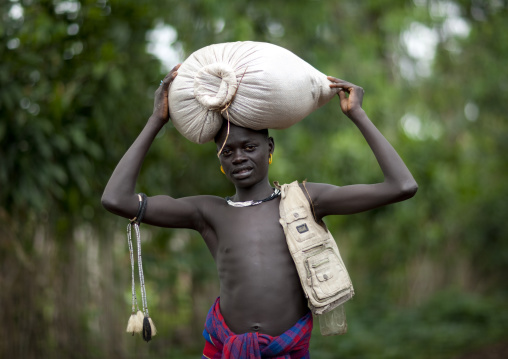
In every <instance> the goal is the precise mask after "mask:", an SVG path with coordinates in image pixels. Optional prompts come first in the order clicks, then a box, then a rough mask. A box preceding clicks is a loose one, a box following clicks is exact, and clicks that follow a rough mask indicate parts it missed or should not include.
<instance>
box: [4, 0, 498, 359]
mask: <svg viewBox="0 0 508 359" xmlns="http://www.w3.org/2000/svg"><path fill="white" fill-rule="evenodd" d="M507 15H508V5H507V3H506V1H505V0H498V1H468V0H457V1H426V0H414V1H395V0H384V1H376V0H368V1H363V2H353V1H351V2H334V1H292V2H287V3H285V4H284V6H282V5H281V4H280V3H278V2H274V1H265V0H262V1H256V2H254V1H247V0H239V1H235V2H224V1H218V0H189V1H184V2H181V1H180V2H176V1H162V0H159V1H151V2H145V1H134V0H122V1H120V0H113V1H108V0H97V1H92V0H81V1H75V0H72V1H61V0H54V1H49V0H19V1H18V0H11V1H4V2H2V3H0V16H1V17H2V21H1V22H0V39H1V40H0V44H1V45H2V46H0V56H1V58H2V61H1V63H0V143H1V147H0V157H1V158H2V160H1V161H0V186H1V188H2V190H1V191H0V203H1V204H0V223H1V224H2V232H0V233H1V234H2V236H1V238H0V263H1V264H0V273H2V274H1V275H0V283H2V291H1V292H0V303H2V306H3V308H4V309H6V310H4V311H2V312H0V319H1V320H2V322H3V323H4V326H3V327H2V329H0V338H2V339H0V356H1V357H4V356H5V357H24V358H38V357H55V356H62V355H63V356H65V357H69V358H73V357H76V358H80V357H96V358H102V357H118V358H124V357H148V356H150V357H152V358H156V357H161V358H162V357H168V356H170V357H179V358H187V357H189V358H190V357H196V356H198V355H199V351H200V350H201V347H202V344H203V340H202V338H201V336H200V333H201V330H202V323H203V320H204V317H205V315H206V312H207V309H208V306H209V305H210V304H211V303H212V302H213V299H214V297H215V296H216V295H217V293H218V284H217V275H216V273H215V271H216V269H215V265H214V263H213V260H212V258H211V256H210V254H209V253H208V250H207V248H206V246H205V245H204V243H203V242H202V241H201V239H200V237H199V236H198V235H197V234H196V233H193V232H191V231H180V230H167V229H158V228H148V227H146V226H143V228H142V236H143V238H144V241H145V242H146V246H145V247H143V250H144V258H145V261H144V263H145V273H146V276H147V290H148V295H149V306H150V313H152V314H153V316H154V320H155V324H156V325H157V327H158V329H159V336H158V337H155V339H154V341H153V342H152V343H150V344H149V345H148V346H147V345H145V344H144V343H142V342H141V339H140V338H130V337H129V336H127V335H126V334H125V333H123V325H124V321H126V320H127V318H128V315H129V314H130V313H129V308H130V304H129V302H130V299H129V289H130V284H129V281H130V275H129V258H128V253H127V251H126V243H125V238H124V233H123V230H124V228H125V225H126V222H125V220H122V219H117V218H115V217H114V216H113V215H110V214H107V213H106V212H105V211H104V210H103V209H102V207H101V206H100V196H101V193H102V190H103V188H104V186H105V183H106V181H107V179H108V178H109V175H110V174H111V172H112V171H113V169H114V166H115V165H116V163H117V162H118V160H119V159H120V157H121V156H122V154H123V153H124V152H125V150H126V149H127V148H128V146H129V145H130V144H131V143H132V141H133V139H134V138H135V136H136V135H137V134H138V133H139V131H140V129H141V128H142V126H143V125H144V122H145V121H146V119H147V118H148V116H149V115H150V113H151V106H152V99H153V92H154V91H155V89H156V87H157V86H158V83H159V81H160V79H161V78H162V77H163V75H164V70H163V69H162V66H161V63H160V61H159V60H158V59H156V58H154V56H153V55H150V54H148V53H147V52H146V47H147V33H148V31H150V30H151V29H153V28H154V27H155V26H156V24H160V23H162V24H166V25H171V26H172V27H173V28H174V29H175V30H176V33H177V39H176V41H175V43H174V44H173V45H174V46H175V48H181V49H182V50H183V51H184V53H185V54H186V55H188V54H190V53H191V52H192V51H194V50H197V49H199V48H201V47H203V46H206V45H209V44H211V43H217V42H225V41H239V40H256V41H268V42H272V43H275V44H278V45H281V46H284V47H286V48H288V49H290V50H291V51H293V52H295V53H296V54H297V55H299V56H300V57H302V58H303V59H305V60H306V61H308V62H310V63H311V64H312V65H314V66H315V67H316V68H318V69H320V70H321V71H322V72H324V73H326V74H330V75H333V76H336V77H340V78H344V79H347V80H350V81H352V82H354V83H357V84H359V85H361V86H362V87H364V89H365V90H366V96H365V100H364V108H365V109H366V111H367V113H368V114H369V116H370V118H371V119H372V120H373V121H374V123H375V124H376V125H377V126H378V127H379V128H380V130H381V131H382V132H383V133H384V134H385V136H386V137H387V138H388V139H389V141H390V142H391V143H392V144H393V145H394V147H395V148H396V149H397V150H398V152H399V153H400V154H401V156H402V158H404V160H405V161H406V163H407V164H408V166H409V167H410V169H411V171H412V172H413V174H414V176H415V178H416V179H417V181H418V183H419V185H420V189H419V192H418V194H417V195H416V197H415V198H413V199H411V200H410V201H408V202H404V203H400V204H396V205H392V206H389V207H386V208H380V209H377V210H374V211H370V212H367V213H362V214H358V215H354V216H346V217H335V218H328V219H327V223H328V225H329V227H330V228H331V230H332V232H333V233H334V236H335V238H337V240H338V242H339V247H340V248H341V252H342V253H343V255H344V257H345V259H346V262H347V265H348V268H349V271H350V274H351V276H352V279H353V282H354V284H355V289H356V293H357V294H356V297H355V299H354V300H353V301H352V302H351V303H350V304H348V318H349V333H348V334H347V335H345V336H342V337H331V338H329V337H326V338H322V337H319V335H316V336H315V337H314V339H313V341H312V351H313V356H314V357H316V358H324V359H326V358H336V357H362V358H403V357H404V358H405V357H407V356H411V357H414V358H428V357H433V358H434V357H435V358H450V357H456V356H458V355H460V354H461V353H464V352H466V351H468V350H472V349H474V348H477V347H481V346H484V345H488V344H489V343H492V342H495V341H499V340H506V335H505V334H504V333H503V326H504V325H505V323H506V320H507V319H508V318H506V315H505V314H503V313H504V310H503V305H504V303H505V302H506V296H507V294H508V293H507V292H506V286H505V285H504V281H505V280H504V273H506V272H507V270H508V254H507V253H508V248H507V242H506V240H505V239H506V238H508V233H507V229H506V226H505V225H504V216H505V214H506V213H508V205H507V202H506V198H507V197H508V187H507V186H506V181H505V174H506V168H507V167H508V163H507V157H506V153H507V150H508V135H507V134H508V128H507V122H506V121H505V115H506V113H508V103H507V102H506V100H505V99H506V97H507V92H508V85H507V83H508V68H507V67H506V65H505V62H506V61H505V59H506V58H507V56H508V38H507V36H508V35H507V34H508V28H507V27H508V22H507V21H506V20H507V18H508V16H507ZM414 29H420V30H421V29H423V30H424V31H423V32H414V31H413V32H411V31H412V30H414ZM461 29H462V30H461ZM459 30H461V31H462V32H461V31H459ZM454 31H455V32H454ZM415 34H416V35H415ZM424 34H427V35H426V36H424ZM429 34H430V35H429ZM432 34H434V35H432ZM408 36H413V37H412V38H411V39H412V40H411V41H412V42H411V43H412V44H413V45H415V44H417V45H418V44H420V45H421V44H425V43H426V41H428V40H429V38H430V39H432V36H435V55H434V56H428V57H425V56H423V57H418V56H415V53H414V52H411V50H410V48H409V47H408V45H407V44H406V43H405V39H406V38H407V37H408ZM414 36H416V37H414ZM429 36H430V37H429ZM168 45H169V44H168ZM421 46H422V45H421ZM426 51H427V55H428V54H429V51H430V52H432V51H433V49H432V48H426ZM425 58H430V60H428V62H425V61H427V60H425ZM422 59H423V60H422ZM426 66H427V67H426ZM271 132H272V135H273V136H274V138H275V142H276V150H275V155H274V164H273V165H272V166H271V176H272V179H273V180H279V181H281V182H289V181H293V180H295V179H299V180H303V179H308V180H309V181H315V182H328V183H335V184H338V185H347V184H352V183H372V182H375V181H380V180H382V173H380V171H379V170H378V166H377V164H376V161H375V159H374V157H373V155H372V153H371V152H370V151H369V149H368V147H367V146H366V144H365V141H364V140H363V139H362V137H361V135H360V133H359V132H358V131H357V129H356V128H355V127H354V126H353V125H352V124H351V123H349V122H348V120H347V119H346V118H345V117H344V116H343V115H342V114H341V113H340V109H339V105H338V102H337V101H332V102H331V103H330V104H328V105H327V106H325V107H323V108H321V109H319V110H318V111H316V112H315V113H313V114H311V115H310V116H309V117H308V118H307V119H305V120H304V121H302V122H301V123H299V124H297V125H295V126H293V127H292V128H290V129H287V130H284V131H271ZM218 167H219V166H218V161H217V159H216V157H215V148H214V144H212V143H209V144H206V145H202V146H199V145H195V144H193V143H190V142H189V141H187V140H185V139H184V138H183V137H182V136H180V135H179V134H178V133H177V132H176V130H175V129H174V128H173V127H172V126H171V124H168V125H167V126H166V127H165V128H164V129H163V131H161V133H160V134H159V136H158V137H157V139H156V140H155V142H154V144H153V146H152V148H151V150H150V152H149V154H148V156H147V159H146V161H145V164H144V167H143V169H142V173H141V175H140V181H139V191H143V192H145V193H147V194H149V195H153V194H159V193H168V194H171V195H173V196H175V197H180V196H190V195H197V194H204V193H206V194H214V195H219V196H226V195H229V194H231V193H232V190H233V188H232V187H231V185H230V184H229V183H227V181H225V179H224V177H223V176H222V175H221V174H220V172H219V168H218ZM10 328H17V329H18V330H17V334H18V335H16V336H14V338H13V339H10V338H12V331H11V329H10ZM316 334H317V333H316ZM6 338H9V339H6Z"/></svg>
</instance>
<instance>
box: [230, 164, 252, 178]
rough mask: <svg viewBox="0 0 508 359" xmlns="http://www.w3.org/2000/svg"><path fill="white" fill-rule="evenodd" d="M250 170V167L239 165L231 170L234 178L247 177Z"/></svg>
mask: <svg viewBox="0 0 508 359" xmlns="http://www.w3.org/2000/svg"><path fill="white" fill-rule="evenodd" d="M251 172H252V167H250V166H246V167H239V168H235V169H234V170H233V172H232V175H233V176H234V177H236V178H242V177H247V176H249V175H250V173H251Z"/></svg>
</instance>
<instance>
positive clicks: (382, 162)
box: [306, 76, 418, 220]
mask: <svg viewBox="0 0 508 359" xmlns="http://www.w3.org/2000/svg"><path fill="white" fill-rule="evenodd" d="M328 79H329V80H330V81H331V84H330V87H334V88H340V91H339V93H338V95H339V98H340V106H341V109H342V112H343V113H344V114H345V115H346V116H347V117H349V118H350V119H351V121H353V123H354V124H355V125H356V126H357V127H358V129H359V130H360V132H361V133H362V135H363V137H364V138H365V140H366V141H367V143H368V145H369V146H370V148H371V149H372V152H373V153H374V155H375V157H376V159H377V162H378V163H379V166H380V167H381V170H382V172H383V175H384V181H383V182H381V183H375V184H359V185H350V186H344V187H338V186H335V185H330V184H322V183H308V184H306V187H307V189H308V192H309V195H310V196H311V198H312V202H313V204H314V208H315V212H316V217H317V219H318V220H320V219H321V218H323V217H325V216H327V215H332V214H352V213H358V212H363V211H367V210H369V209H373V208H377V207H380V206H383V205H386V204H390V203H394V202H399V201H403V200H405V199H408V198H411V197H413V196H414V194H415V193H416V191H417V189H418V185H417V183H416V181H415V179H414V178H413V176H412V175H411V172H409V169H408V168H407V166H406V165H405V163H404V161H402V159H401V158H400V156H399V155H398V153H397V152H396V151H395V149H394V148H393V147H392V145H391V144H390V143H389V142H388V141H387V140H386V138H385V137H384V136H383V135H382V134H381V132H379V130H378V129H377V128H376V126H375V125H374V124H373V123H372V122H371V121H370V120H369V118H368V117H367V114H366V113H365V111H364V110H363V109H362V107H361V106H362V101H363V94H364V91H363V89H362V88H361V87H359V86H356V85H353V84H352V83H350V82H347V81H343V80H340V79H337V78H334V77H330V76H329V77H328Z"/></svg>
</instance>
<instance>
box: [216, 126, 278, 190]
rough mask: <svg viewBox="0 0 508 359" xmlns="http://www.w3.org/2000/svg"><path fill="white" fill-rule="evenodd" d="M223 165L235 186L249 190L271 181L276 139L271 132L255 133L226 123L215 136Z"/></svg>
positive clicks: (261, 131)
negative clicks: (270, 167)
mask: <svg viewBox="0 0 508 359" xmlns="http://www.w3.org/2000/svg"><path fill="white" fill-rule="evenodd" d="M215 144H216V146H217V154H218V157H219V161H220V164H221V166H222V168H223V169H224V172H225V173H226V176H227V177H228V179H230V180H231V181H232V182H233V184H235V186H239V187H248V186H252V185H255V184H257V183H258V182H260V181H263V180H267V178H268V161H269V159H270V156H271V155H272V154H273V150H274V147H275V145H274V142H273V138H272V137H269V136H268V130H266V129H264V130H252V129H248V128H244V127H240V126H236V125H234V124H232V123H229V131H228V121H224V122H223V124H222V127H221V129H220V130H219V132H218V133H217V135H216V136H215Z"/></svg>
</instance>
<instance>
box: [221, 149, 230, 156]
mask: <svg viewBox="0 0 508 359" xmlns="http://www.w3.org/2000/svg"><path fill="white" fill-rule="evenodd" d="M231 153H232V151H231V150H230V149H229V148H225V149H223V150H222V152H221V155H222V156H226V157H227V156H229V155H230V154H231Z"/></svg>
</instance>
